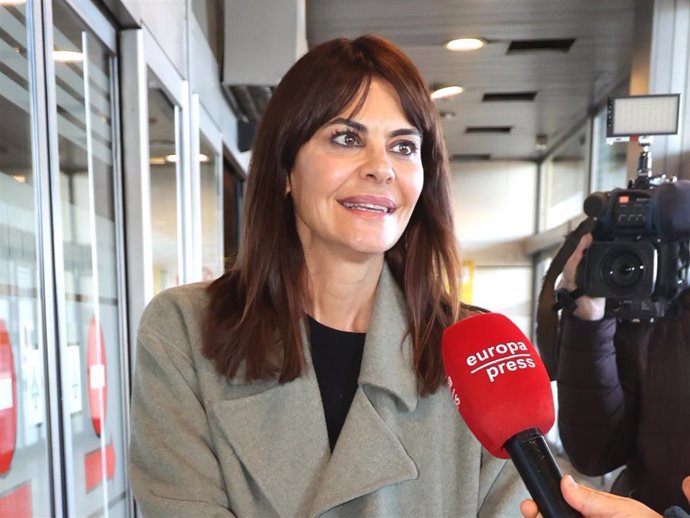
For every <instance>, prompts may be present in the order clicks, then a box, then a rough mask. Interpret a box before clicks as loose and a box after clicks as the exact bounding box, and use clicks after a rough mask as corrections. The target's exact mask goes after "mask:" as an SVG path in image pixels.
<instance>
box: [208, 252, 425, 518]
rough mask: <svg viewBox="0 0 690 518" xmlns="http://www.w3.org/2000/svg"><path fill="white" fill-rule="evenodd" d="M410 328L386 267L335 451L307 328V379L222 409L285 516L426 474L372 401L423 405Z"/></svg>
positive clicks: (224, 426)
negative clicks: (381, 397)
mask: <svg viewBox="0 0 690 518" xmlns="http://www.w3.org/2000/svg"><path fill="white" fill-rule="evenodd" d="M406 330H407V319H406V315H405V304H404V299H403V297H402V294H401V293H400V290H399V288H398V287H397V285H396V284H395V280H394V279H393V277H392V275H391V273H390V271H389V270H388V268H387V267H386V266H384V269H383V271H382V274H381V278H380V281H379V285H378V288H377V294H376V301H375V303H374V310H373V314H372V318H371V324H370V328H369V331H368V333H367V337H366V340H365V346H364V353H363V357H362V366H361V369H360V377H359V385H360V387H359V388H358V389H357V392H356V394H355V397H354V400H353V402H352V406H351V407H350V411H349V413H348V416H347V419H346V421H345V424H344V426H343V429H342V431H341V434H340V436H339V438H338V442H337V444H336V447H335V450H334V451H333V454H332V455H331V452H330V449H329V446H328V435H327V431H326V422H325V417H324V413H323V403H322V401H321V395H320V392H319V386H318V383H317V380H316V376H315V374H314V371H313V368H312V364H311V354H310V347H309V343H308V340H307V338H306V333H304V336H305V338H304V347H305V357H306V358H307V363H308V367H307V371H306V372H305V373H304V374H303V375H302V376H300V377H299V378H297V379H295V380H293V381H291V382H289V383H285V384H282V385H280V384H277V383H275V382H266V385H265V390H263V391H261V392H260V393H258V394H257V393H255V394H253V395H251V396H248V397H241V398H238V399H232V400H226V401H222V402H220V403H218V404H217V405H215V406H214V408H213V410H214V413H215V416H216V420H217V423H218V425H219V427H220V429H221V431H222V433H223V434H224V435H225V437H226V438H227V440H228V442H229V443H230V445H231V447H232V448H233V450H234V451H235V454H236V455H237V456H238V458H239V460H240V462H241V463H242V465H243V466H245V468H246V469H247V470H248V471H249V473H250V474H251V476H252V478H253V479H254V480H255V481H256V483H257V485H258V486H259V488H260V489H261V491H262V492H263V493H264V494H265V495H266V497H267V498H268V500H269V501H270V502H271V504H272V506H273V507H274V509H275V510H276V512H277V514H278V515H279V516H281V517H293V516H318V515H320V514H321V513H323V512H325V511H327V510H328V509H331V508H333V507H335V506H337V505H340V504H342V503H344V502H347V501H349V500H352V499H354V498H357V497H360V496H362V495H365V494H368V493H371V492H373V491H375V490H377V489H379V488H381V487H385V486H388V485H392V484H395V483H398V482H402V481H405V480H411V479H415V478H417V477H418V471H417V466H416V463H415V462H414V460H413V459H412V458H411V457H410V456H409V454H408V453H407V452H406V448H405V447H404V446H403V444H402V443H401V442H400V440H399V438H398V437H397V435H396V434H395V433H394V432H393V428H392V427H391V426H390V425H389V424H388V423H387V422H386V421H385V420H384V419H383V417H382V416H381V415H380V414H379V413H378V412H377V409H376V407H375V405H374V403H373V402H372V400H370V398H369V395H370V394H371V393H376V392H377V391H383V392H384V394H390V395H391V396H392V397H395V398H397V399H398V400H399V401H401V402H402V403H403V407H404V409H405V410H408V411H411V410H414V409H415V408H416V406H417V402H418V397H417V392H416V379H415V376H414V373H413V372H412V371H411V365H412V361H411V345H410V340H409V338H406V339H405V340H403V336H404V335H405V332H406ZM257 388H258V387H257ZM398 408H401V407H398ZM387 419H390V417H388V418H387Z"/></svg>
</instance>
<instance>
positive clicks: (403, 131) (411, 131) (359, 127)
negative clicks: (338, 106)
mask: <svg viewBox="0 0 690 518" xmlns="http://www.w3.org/2000/svg"><path fill="white" fill-rule="evenodd" d="M332 124H344V125H345V126H349V127H350V128H352V129H354V130H356V131H359V132H360V133H367V127H366V126H365V125H364V124H360V123H359V122H356V121H353V120H352V119H346V118H345V117H336V118H335V119H333V120H332V121H331V122H330V123H329V125H332ZM400 135H413V136H415V137H418V138H419V139H421V138H422V134H421V133H420V132H419V130H417V129H416V128H400V129H397V130H394V131H391V133H390V136H391V137H399V136H400Z"/></svg>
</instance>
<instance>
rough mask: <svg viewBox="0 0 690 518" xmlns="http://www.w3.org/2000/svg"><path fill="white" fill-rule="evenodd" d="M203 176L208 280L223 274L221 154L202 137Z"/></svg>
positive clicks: (203, 230)
mask: <svg viewBox="0 0 690 518" xmlns="http://www.w3.org/2000/svg"><path fill="white" fill-rule="evenodd" d="M199 142H200V145H199V150H200V154H199V173H200V176H201V179H200V181H201V241H202V242H201V246H202V251H201V254H202V257H201V260H202V265H203V266H202V275H203V278H204V279H205V280H210V279H215V278H216V277H218V276H219V275H220V274H222V273H223V244H222V241H223V230H222V217H223V211H222V205H221V193H220V182H219V180H220V179H219V178H218V174H219V171H220V154H219V153H217V152H216V151H215V150H214V149H213V148H212V147H211V145H210V144H209V143H208V141H207V140H206V138H205V137H204V135H203V134H200V135H199Z"/></svg>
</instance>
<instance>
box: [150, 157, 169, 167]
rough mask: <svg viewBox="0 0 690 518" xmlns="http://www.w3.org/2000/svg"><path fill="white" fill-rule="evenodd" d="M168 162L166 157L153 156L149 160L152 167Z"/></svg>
mask: <svg viewBox="0 0 690 518" xmlns="http://www.w3.org/2000/svg"><path fill="white" fill-rule="evenodd" d="M166 163H167V161H166V160H165V157H164V156H152V157H151V158H149V164H150V165H165V164H166Z"/></svg>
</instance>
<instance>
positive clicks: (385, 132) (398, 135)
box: [287, 80, 424, 260]
mask: <svg viewBox="0 0 690 518" xmlns="http://www.w3.org/2000/svg"><path fill="white" fill-rule="evenodd" d="M351 112H352V108H351V107H348V108H347V109H345V110H343V112H342V113H341V114H339V115H338V116H336V117H335V118H334V119H333V120H332V121H330V122H328V123H327V124H325V125H324V126H323V127H322V128H320V129H319V130H318V131H317V132H316V133H315V134H314V136H313V137H312V138H311V139H310V140H309V141H307V142H306V143H305V144H304V145H303V146H302V147H301V148H300V149H299V151H298V153H297V157H296V159H295V165H294V168H293V169H292V171H291V174H290V179H289V183H288V186H287V189H288V191H290V192H291V195H292V199H293V202H294V207H295V215H296V222H297V231H298V234H299V236H300V240H301V242H302V246H303V247H304V250H305V253H306V254H309V255H313V254H317V256H323V255H324V254H325V255H326V256H328V255H333V254H336V255H338V256H343V257H349V258H351V259H355V260H357V259H363V258H366V257H368V256H372V255H373V256H376V255H382V254H383V253H384V252H385V251H386V250H388V249H390V248H391V247H393V245H394V244H395V243H396V242H397V241H398V239H399V238H400V236H401V235H402V233H403V231H404V230H405V227H406V226H407V223H408V221H409V220H410V216H411V215H412V211H413V209H414V206H415V204H416V203H417V200H418V199H419V195H420V193H421V191H422V185H423V183H424V170H423V168H422V161H421V156H420V152H421V135H420V133H419V131H418V130H417V129H416V128H415V127H414V126H413V125H412V124H410V122H409V121H408V120H407V118H406V116H405V114H404V112H403V110H402V107H401V106H400V102H399V100H398V96H397V94H396V93H395V91H394V90H393V89H392V88H391V87H390V86H389V85H388V84H387V83H385V82H381V81H378V80H373V81H372V83H371V88H370V89H369V93H368V95H367V97H366V99H365V101H364V104H363V105H362V108H361V109H360V110H359V112H358V113H357V114H355V115H352V116H351V115H350V114H351Z"/></svg>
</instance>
